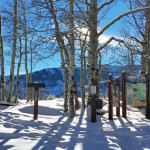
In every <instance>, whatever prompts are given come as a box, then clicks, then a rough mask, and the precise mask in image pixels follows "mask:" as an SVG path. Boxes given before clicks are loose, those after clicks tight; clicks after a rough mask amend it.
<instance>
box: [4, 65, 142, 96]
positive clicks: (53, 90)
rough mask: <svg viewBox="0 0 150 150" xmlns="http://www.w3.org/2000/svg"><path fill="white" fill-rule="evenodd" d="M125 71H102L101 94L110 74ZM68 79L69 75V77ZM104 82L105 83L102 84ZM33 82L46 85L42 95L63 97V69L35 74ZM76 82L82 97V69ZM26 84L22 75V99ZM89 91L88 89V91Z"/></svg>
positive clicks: (117, 67) (105, 88)
mask: <svg viewBox="0 0 150 150" xmlns="http://www.w3.org/2000/svg"><path fill="white" fill-rule="evenodd" d="M123 70H126V71H128V67H127V66H108V67H107V68H105V69H104V68H103V69H102V78H101V79H100V92H102V91H103V88H102V85H103V84H104V90H105V93H107V86H108V74H109V73H112V75H113V78H115V77H116V76H121V72H122V71H123ZM138 71H139V66H135V74H138ZM67 78H68V75H67ZM102 80H103V82H102ZM33 81H34V82H39V83H45V84H46V89H42V93H43V94H42V95H43V96H44V97H47V96H48V95H55V96H57V97H59V96H62V95H63V90H64V85H63V76H62V68H46V69H42V70H40V71H36V72H33ZM75 81H76V84H77V87H78V94H79V95H80V68H75ZM25 82H26V76H25V75H20V89H19V90H20V98H25V95H26V93H25V91H26V89H25ZM14 83H15V84H14V90H15V88H16V76H15V79H14ZM87 85H88V70H86V87H87ZM8 86H9V76H6V90H7V89H8ZM86 90H87V89H86Z"/></svg>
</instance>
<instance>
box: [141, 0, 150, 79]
mask: <svg viewBox="0 0 150 150" xmlns="http://www.w3.org/2000/svg"><path fill="white" fill-rule="evenodd" d="M146 5H147V6H150V1H149V0H146ZM143 41H144V43H143V45H142V46H143V47H142V48H143V54H144V55H149V56H150V10H149V9H147V10H145V33H144V40H143ZM144 55H143V56H141V71H142V73H141V75H144V76H145V73H147V72H148V73H149V74H150V60H147V59H145V56H144Z"/></svg>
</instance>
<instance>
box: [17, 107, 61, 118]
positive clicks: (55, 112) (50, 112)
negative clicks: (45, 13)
mask: <svg viewBox="0 0 150 150" xmlns="http://www.w3.org/2000/svg"><path fill="white" fill-rule="evenodd" d="M19 111H20V112H22V113H27V114H33V113H34V106H27V107H24V108H21V109H19ZM62 113H63V110H62V109H54V108H50V107H45V106H38V114H39V115H45V116H59V115H62Z"/></svg>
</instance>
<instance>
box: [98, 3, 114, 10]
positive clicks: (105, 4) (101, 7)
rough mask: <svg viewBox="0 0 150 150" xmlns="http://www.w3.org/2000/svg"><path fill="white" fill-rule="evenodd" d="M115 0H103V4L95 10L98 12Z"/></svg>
mask: <svg viewBox="0 0 150 150" xmlns="http://www.w3.org/2000/svg"><path fill="white" fill-rule="evenodd" d="M114 1H115V0H110V1H108V2H105V3H104V4H102V5H101V6H100V7H99V8H98V9H97V11H98V12H99V11H100V10H101V9H103V8H104V7H105V6H108V5H109V4H111V3H113V2H114Z"/></svg>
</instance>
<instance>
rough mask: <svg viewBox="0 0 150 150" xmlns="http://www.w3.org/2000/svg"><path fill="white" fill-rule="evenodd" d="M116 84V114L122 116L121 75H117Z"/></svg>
mask: <svg viewBox="0 0 150 150" xmlns="http://www.w3.org/2000/svg"><path fill="white" fill-rule="evenodd" d="M116 84H117V103H116V115H117V116H118V117H120V84H119V77H116Z"/></svg>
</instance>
